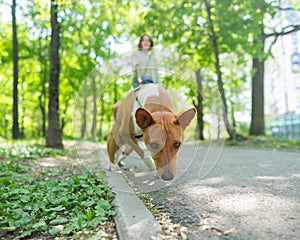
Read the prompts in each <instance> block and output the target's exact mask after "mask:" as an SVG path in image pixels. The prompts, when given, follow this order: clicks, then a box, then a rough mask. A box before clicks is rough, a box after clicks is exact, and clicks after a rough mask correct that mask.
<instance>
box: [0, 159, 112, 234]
mask: <svg viewBox="0 0 300 240" xmlns="http://www.w3.org/2000/svg"><path fill="white" fill-rule="evenodd" d="M0 170H1V178H0V195H1V199H0V203H1V204H0V237H4V236H6V237H7V236H9V235H12V236H16V238H23V237H26V236H30V235H32V234H36V233H38V234H39V235H41V236H42V235H48V234H50V235H51V236H66V235H73V236H74V235H76V234H77V235H78V234H79V235H80V232H82V231H93V229H95V228H96V227H97V226H98V225H99V224H101V223H102V222H104V221H106V220H108V219H109V218H111V217H112V216H113V215H114V214H115V213H114V211H113V209H112V207H111V201H112V199H113V194H112V193H111V192H110V188H109V187H108V186H107V185H106V184H105V181H104V177H103V173H102V172H100V173H95V174H90V173H85V174H83V175H79V176H74V177H71V178H70V179H68V180H67V181H65V182H62V181H57V180H50V181H36V180H34V179H32V178H30V177H20V175H21V174H24V172H27V171H28V172H29V169H28V168H26V167H24V166H22V165H18V164H14V163H13V162H10V163H8V164H6V163H2V162H0Z"/></svg>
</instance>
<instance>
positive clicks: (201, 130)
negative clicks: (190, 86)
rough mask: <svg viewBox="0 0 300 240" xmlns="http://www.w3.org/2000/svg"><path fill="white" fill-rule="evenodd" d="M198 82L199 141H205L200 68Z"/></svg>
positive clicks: (197, 72) (197, 75)
mask: <svg viewBox="0 0 300 240" xmlns="http://www.w3.org/2000/svg"><path fill="white" fill-rule="evenodd" d="M196 80H197V89H198V93H197V96H198V104H197V106H196V108H197V125H198V131H197V139H199V140H204V135H203V130H204V121H203V97H202V77H201V69H200V68H199V69H198V70H197V71H196Z"/></svg>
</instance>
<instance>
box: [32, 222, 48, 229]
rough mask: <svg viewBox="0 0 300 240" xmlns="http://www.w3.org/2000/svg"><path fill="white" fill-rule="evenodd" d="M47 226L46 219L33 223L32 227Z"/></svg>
mask: <svg viewBox="0 0 300 240" xmlns="http://www.w3.org/2000/svg"><path fill="white" fill-rule="evenodd" d="M45 226H47V224H46V223H45V221H40V222H37V223H35V224H33V225H32V228H43V227H45Z"/></svg>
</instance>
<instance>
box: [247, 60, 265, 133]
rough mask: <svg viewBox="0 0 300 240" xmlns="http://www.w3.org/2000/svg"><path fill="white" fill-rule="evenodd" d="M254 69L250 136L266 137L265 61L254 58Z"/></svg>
mask: <svg viewBox="0 0 300 240" xmlns="http://www.w3.org/2000/svg"><path fill="white" fill-rule="evenodd" d="M253 69H255V73H254V76H253V77H252V111H251V124H250V135H264V134H265V121H264V61H260V60H259V59H258V58H253Z"/></svg>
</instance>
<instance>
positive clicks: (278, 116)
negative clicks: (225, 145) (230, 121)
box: [265, 4, 300, 139]
mask: <svg viewBox="0 0 300 240" xmlns="http://www.w3.org/2000/svg"><path fill="white" fill-rule="evenodd" d="M299 5H300V4H299ZM299 7H300V6H299ZM283 8H286V6H283ZM299 24H300V12H299V11H286V10H285V11H280V13H279V15H278V18H277V21H276V22H274V23H272V24H270V25H273V26H269V27H270V28H275V30H276V31H277V32H280V31H281V29H283V28H285V27H287V26H290V25H299ZM290 29H292V28H286V30H290ZM273 40H274V39H271V38H270V39H268V40H267V42H266V43H267V44H266V45H267V47H268V45H270V44H272V41H273ZM272 54H273V58H269V59H268V60H267V61H266V63H265V114H266V116H267V119H268V121H267V122H268V123H269V128H270V129H271V131H272V134H273V135H275V136H280V137H284V138H297V139H300V31H297V32H293V33H290V34H288V35H285V36H282V37H279V38H278V39H277V41H276V43H275V44H274V45H273V47H272Z"/></svg>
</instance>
